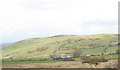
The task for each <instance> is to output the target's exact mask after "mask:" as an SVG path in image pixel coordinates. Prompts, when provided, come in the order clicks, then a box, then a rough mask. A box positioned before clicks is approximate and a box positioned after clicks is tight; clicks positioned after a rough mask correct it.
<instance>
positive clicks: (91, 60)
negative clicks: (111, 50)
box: [82, 57, 108, 65]
mask: <svg viewBox="0 0 120 70" xmlns="http://www.w3.org/2000/svg"><path fill="white" fill-rule="evenodd" d="M107 61H108V60H107V59H104V58H103V57H102V58H92V57H86V58H85V57H84V59H83V58H82V63H90V64H96V65H98V64H99V62H107Z"/></svg>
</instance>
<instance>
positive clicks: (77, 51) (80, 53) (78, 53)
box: [73, 49, 82, 57]
mask: <svg viewBox="0 0 120 70" xmlns="http://www.w3.org/2000/svg"><path fill="white" fill-rule="evenodd" d="M80 55H82V51H81V50H80V49H77V50H75V51H74V52H73V57H80Z"/></svg>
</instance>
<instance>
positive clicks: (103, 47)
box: [2, 34, 119, 65]
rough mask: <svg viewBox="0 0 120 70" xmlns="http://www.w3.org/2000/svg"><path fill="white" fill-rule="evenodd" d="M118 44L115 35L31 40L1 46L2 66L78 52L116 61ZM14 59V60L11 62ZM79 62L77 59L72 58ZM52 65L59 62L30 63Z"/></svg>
mask: <svg viewBox="0 0 120 70" xmlns="http://www.w3.org/2000/svg"><path fill="white" fill-rule="evenodd" d="M118 46H119V42H118V35H117V34H97V35H58V36H52V37H46V38H31V39H26V40H22V41H18V42H16V43H13V44H10V45H7V46H3V47H2V49H3V61H4V62H3V65H4V64H5V65H6V64H9V62H11V64H16V63H17V64H20V63H31V62H28V61H24V62H18V61H17V60H30V59H32V60H40V59H48V58H49V57H50V55H55V56H68V55H69V56H73V53H74V52H75V51H76V50H78V51H80V52H81V53H80V55H81V56H85V55H94V56H95V57H97V58H99V57H101V56H102V57H104V58H105V59H116V58H118V56H117V55H116V54H115V53H116V52H117V50H118ZM13 59H14V60H13ZM74 59H75V61H80V59H79V58H74ZM5 61H6V62H5ZM47 62H49V63H54V62H59V61H32V63H47Z"/></svg>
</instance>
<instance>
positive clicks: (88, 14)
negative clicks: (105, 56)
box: [0, 0, 119, 42]
mask: <svg viewBox="0 0 120 70" xmlns="http://www.w3.org/2000/svg"><path fill="white" fill-rule="evenodd" d="M118 1H119V0H1V1H0V10H1V11H0V37H1V38H2V41H3V42H15V41H19V40H22V39H26V38H34V37H48V36H53V35H61V34H68V35H73V34H74V35H86V34H90V35H91V34H111V33H112V34H113V33H118V30H117V29H118Z"/></svg>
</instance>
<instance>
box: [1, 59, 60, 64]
mask: <svg viewBox="0 0 120 70" xmlns="http://www.w3.org/2000/svg"><path fill="white" fill-rule="evenodd" d="M54 62H59V61H52V60H51V61H50V60H49V61H22V62H20V61H19V62H4V63H2V64H3V65H7V64H29V63H54Z"/></svg>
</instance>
